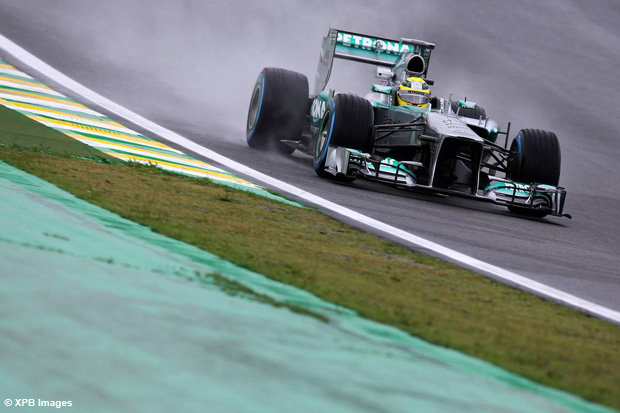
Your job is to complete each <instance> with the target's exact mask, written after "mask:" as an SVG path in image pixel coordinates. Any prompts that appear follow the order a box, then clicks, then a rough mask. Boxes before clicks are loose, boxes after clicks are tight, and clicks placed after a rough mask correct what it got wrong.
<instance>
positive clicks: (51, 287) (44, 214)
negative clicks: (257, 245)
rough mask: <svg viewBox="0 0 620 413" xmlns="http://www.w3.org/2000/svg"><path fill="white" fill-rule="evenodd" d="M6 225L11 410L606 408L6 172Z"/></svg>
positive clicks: (1, 210)
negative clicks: (27, 402) (26, 403)
mask: <svg viewBox="0 0 620 413" xmlns="http://www.w3.org/2000/svg"><path fill="white" fill-rule="evenodd" d="M0 228H2V231H1V232H0V241H1V244H0V245H1V246H2V248H1V249H0V274H1V275H2V289H1V290H0V314H2V317H0V335H1V337H2V340H0V355H1V356H0V391H1V393H2V394H0V396H2V398H3V399H6V398H13V399H14V398H34V399H41V400H71V401H72V407H71V409H72V410H77V411H112V410H124V411H134V410H140V411H143V410H145V411H146V410H148V411H190V410H191V411H230V412H243V411H265V412H274V411H321V412H329V411H355V412H362V411H368V412H378V411H394V412H402V411H430V412H433V411H437V412H445V411H476V412H481V411H491V412H496V411H515V412H517V411H520V412H548V411H554V412H561V411H580V412H585V411H590V412H603V411H610V410H608V409H606V408H605V407H601V406H599V405H596V404H592V403H588V402H585V401H584V400H582V399H580V398H578V397H575V396H573V395H570V394H567V393H564V392H561V391H557V390H554V389H550V388H547V387H544V386H541V385H538V384H536V383H534V382H531V381H529V380H526V379H524V378H521V377H519V376H516V375H514V374H512V373H509V372H507V371H505V370H503V369H500V368H498V367H495V366H493V365H491V364H488V363H485V362H482V361H480V360H477V359H474V358H472V357H469V356H465V355H463V354H461V353H458V352H456V351H452V350H448V349H445V348H442V347H438V346H434V345H431V344H428V343H426V342H424V341H422V340H419V339H416V338H414V337H412V336H410V335H409V334H407V333H405V332H403V331H400V330H398V329H395V328H392V327H387V326H384V325H381V324H378V323H375V322H372V321H368V320H365V319H363V318H361V317H358V316H357V315H356V314H354V313H353V312H351V311H349V310H347V309H344V308H341V307H337V306H335V305H332V304H330V303H327V302H325V301H322V300H320V299H318V298H317V297H315V296H313V295H311V294H309V293H307V292H304V291H302V290H299V289H296V288H294V287H291V286H287V285H284V284H281V283H278V282H276V281H273V280H270V279H268V278H266V277H264V276H262V275H260V274H257V273H253V272H251V271H248V270H245V269H243V268H239V267H236V266H234V265H233V264H231V263H229V262H226V261H223V260H221V259H219V258H218V257H216V256H214V255H212V254H209V253H207V252H205V251H202V250H200V249H198V248H196V247H193V246H190V245H188V244H185V243H182V242H179V241H176V240H173V239H170V238H167V237H165V236H163V235H160V234H157V233H154V232H153V231H151V230H150V229H149V228H147V227H144V226H141V225H138V224H136V223H133V222H131V221H127V220H125V219H123V218H121V217H119V216H118V215H115V214H113V213H111V212H109V211H107V210H104V209H101V208H99V207H96V206H94V205H92V204H89V203H87V202H85V201H83V200H80V199H78V198H76V197H74V196H73V195H71V194H69V193H67V192H65V191H62V190H60V189H59V188H57V187H56V186H54V185H51V184H49V183H47V182H45V181H43V180H41V179H39V178H36V177H34V176H32V175H29V174H27V173H25V172H23V171H21V170H18V169H16V168H13V167H12V166H9V165H7V164H6V163H3V162H0ZM214 274H216V275H217V276H216V277H214V276H213V275H214ZM217 277H225V278H226V279H229V280H232V281H235V282H236V283H239V284H240V285H243V286H244V288H239V290H238V291H235V290H234V288H233V289H231V287H230V285H229V286H228V287H226V288H224V287H222V285H221V283H218V282H215V280H217ZM232 285H234V284H232ZM250 289H251V290H252V291H254V292H255V294H254V293H249V292H248V291H250ZM258 294H261V295H264V296H268V297H270V298H271V299H272V300H273V302H275V303H283V304H289V305H293V306H296V307H302V308H304V309H306V310H308V312H309V313H315V314H320V315H321V316H322V317H312V316H308V315H303V314H299V313H296V312H293V311H290V310H289V309H288V308H286V307H282V306H275V305H270V304H267V303H265V302H264V300H258V299H256V296H257V295H258ZM321 318H323V319H325V318H327V319H328V320H329V321H328V322H325V321H321Z"/></svg>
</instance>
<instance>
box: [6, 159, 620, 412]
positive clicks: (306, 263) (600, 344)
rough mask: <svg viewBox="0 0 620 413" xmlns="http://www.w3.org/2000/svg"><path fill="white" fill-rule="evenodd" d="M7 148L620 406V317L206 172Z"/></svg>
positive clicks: (121, 206) (371, 311)
mask: <svg viewBox="0 0 620 413" xmlns="http://www.w3.org/2000/svg"><path fill="white" fill-rule="evenodd" d="M0 159H2V160H4V161H5V162H8V163H10V164H12V165H14V166H16V167H18V168H20V169H23V170H25V171H27V172H29V173H31V174H34V175H37V176H39V177H41V178H43V179H45V180H47V181H49V182H51V183H53V184H55V185H57V186H59V187H61V188H63V189H65V190H67V191H68V192H71V193H73V194H75V195H76V196H78V197H80V198H82V199H84V200H86V201H88V202H91V203H93V204H96V205H99V206H101V207H103V208H106V209H108V210H110V211H113V212H116V213H118V214H119V215H121V216H123V217H124V218H127V219H130V220H132V221H135V222H138V223H141V224H143V225H146V226H149V227H150V228H152V229H153V230H154V231H157V232H160V233H162V234H165V235H167V236H170V237H172V238H176V239H178V240H181V241H184V242H187V243H190V244H193V245H195V246H198V247H200V248H203V249H205V250H207V251H209V252H212V253H214V254H217V255H219V256H221V257H222V258H224V259H227V260H229V261H231V262H233V263H235V264H237V265H240V266H243V267H246V268H248V269H251V270H253V271H256V272H259V273H262V274H264V275H266V276H269V277H271V278H273V279H275V280H278V281H282V282H285V283H288V284H292V285H294V286H296V287H299V288H303V289H305V290H307V291H310V292H312V293H314V294H316V295H317V296H319V297H321V298H323V299H325V300H327V301H331V302H333V303H336V304H340V305H343V306H346V307H348V308H351V309H353V310H355V311H357V312H358V313H359V314H360V315H362V316H364V317H367V318H370V319H372V320H375V321H379V322H382V323H385V324H390V325H392V326H395V327H397V328H400V329H402V330H405V331H407V332H410V333H411V334H413V335H415V336H417V337H420V338H422V339H424V340H427V341H429V342H431V343H435V344H438V345H442V346H446V347H450V348H453V349H456V350H459V351H462V352H464V353H466V354H469V355H472V356H475V357H478V358H480V359H483V360H487V361H489V362H492V363H494V364H496V365H498V366H501V367H504V368H506V369H508V370H510V371H512V372H514V373H517V374H520V375H522V376H525V377H527V378H530V379H532V380H535V381H537V382H539V383H543V384H546V385H549V386H553V387H556V388H559V389H563V390H566V391H569V392H571V393H574V394H577V395H580V396H582V397H584V398H586V399H588V400H592V401H595V402H599V403H602V404H606V405H608V406H612V407H615V408H620V392H618V383H620V357H618V354H620V328H618V327H617V326H615V325H612V324H610V323H607V322H604V321H601V320H598V319H596V318H592V317H589V316H587V315H584V314H581V313H579V312H577V311H574V310H571V309H569V308H566V307H564V306H561V305H557V304H555V303H552V302H549V301H546V300H543V299H541V298H538V297H536V296H533V295H531V294H528V293H524V292H521V291H519V290H517V289H514V288H510V287H507V286H504V285H502V284H499V283H496V282H494V281H491V280H489V279H488V278H485V277H483V276H480V275H477V274H474V273H472V272H470V271H467V270H464V269H461V268H459V267H457V266H456V265H452V264H448V263H444V262H441V261H439V260H436V259H434V258H431V257H429V256H426V255H423V254H419V253H415V252H412V251H410V250H408V249H406V248H403V247H401V246H399V245H396V244H393V243H390V242H387V241H385V240H383V239H381V238H379V237H377V236H374V235H371V234H368V233H365V232H362V231H359V230H357V229H354V228H352V227H351V226H348V225H346V224H343V223H341V222H339V221H336V220H334V219H332V218H330V217H327V216H325V215H323V214H320V213H318V212H316V211H314V210H311V209H307V208H298V207H294V206H289V205H286V204H283V203H281V202H276V201H272V200H269V199H265V198H264V197H260V196H256V195H254V194H251V193H247V192H243V191H236V190H234V189H231V188H228V187H225V186H222V185H217V184H214V183H212V182H210V181H208V180H205V179H195V178H190V177H185V176H180V175H176V174H171V173H167V172H165V171H162V170H160V169H158V168H155V167H150V166H146V165H139V164H131V163H130V164H126V165H118V164H107V163H97V162H92V161H88V160H84V159H78V158H74V157H69V156H58V155H52V154H47V153H42V152H40V151H32V150H24V149H19V148H16V147H0ZM217 281H218V282H222V280H220V279H218V280H217Z"/></svg>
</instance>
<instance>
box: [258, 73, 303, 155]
mask: <svg viewBox="0 0 620 413" xmlns="http://www.w3.org/2000/svg"><path fill="white" fill-rule="evenodd" d="M307 106H308V78H307V77H306V76H304V75H302V74H301V73H297V72H293V71H290V70H286V69H279V68H274V67H266V68H265V69H263V71H262V72H261V73H260V75H259V76H258V79H257V80H256V83H255V85H254V91H253V92H252V98H251V100H250V107H249V109H248V119H247V123H246V141H247V143H248V145H249V146H250V147H251V148H256V149H263V150H275V151H277V152H280V153H283V154H291V153H293V151H295V149H294V148H292V147H290V146H288V145H286V144H284V143H282V142H281V141H282V140H288V139H290V140H296V139H299V137H300V136H301V133H302V129H303V126H304V120H305V116H306V112H307Z"/></svg>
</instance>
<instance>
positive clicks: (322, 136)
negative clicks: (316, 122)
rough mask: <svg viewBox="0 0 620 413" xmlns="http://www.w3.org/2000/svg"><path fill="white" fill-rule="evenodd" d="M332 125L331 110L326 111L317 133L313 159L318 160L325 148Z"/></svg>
mask: <svg viewBox="0 0 620 413" xmlns="http://www.w3.org/2000/svg"><path fill="white" fill-rule="evenodd" d="M331 125H332V114H331V110H327V111H326V112H325V117H324V118H323V124H322V125H321V131H320V132H319V141H318V142H317V145H316V151H315V157H316V158H317V159H318V158H320V157H321V154H322V153H323V150H324V149H325V146H326V145H327V138H328V137H329V129H330V128H331Z"/></svg>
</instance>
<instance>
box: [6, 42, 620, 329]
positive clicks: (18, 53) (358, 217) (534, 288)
mask: <svg viewBox="0 0 620 413" xmlns="http://www.w3.org/2000/svg"><path fill="white" fill-rule="evenodd" d="M0 48H2V49H3V50H5V51H7V52H8V53H10V54H11V55H13V56H14V57H15V58H17V59H18V60H19V61H21V62H22V63H24V64H26V65H28V66H30V67H32V68H33V69H35V70H36V71H38V72H40V73H41V74H43V75H44V76H46V77H48V78H50V79H52V80H54V81H55V82H57V83H58V84H60V85H62V86H64V87H66V88H67V89H69V90H71V91H73V92H74V93H76V94H78V95H80V96H82V97H84V98H86V99H88V100H90V101H91V102H93V103H95V104H96V105H99V106H101V107H103V108H105V109H107V110H109V111H110V112H113V113H115V114H116V115H118V116H121V117H123V118H125V119H127V120H129V121H130V122H132V123H134V124H136V125H139V126H141V127H143V128H144V129H147V130H149V131H151V132H152V133H154V134H156V135H159V136H161V137H163V138H164V139H166V140H168V141H171V142H174V143H176V144H177V145H180V146H182V147H184V148H186V149H188V150H190V151H193V152H196V153H198V154H200V155H202V156H204V157H207V158H209V159H211V160H213V161H215V162H218V163H220V164H222V165H224V166H226V167H228V168H230V169H232V170H234V171H236V172H239V173H242V174H246V175H248V176H251V177H252V178H254V179H256V180H259V181H261V182H264V183H266V184H267V185H270V186H272V187H275V188H278V189H279V190H281V191H284V192H287V193H289V194H292V195H294V196H297V197H299V198H301V199H304V200H306V201H308V202H310V203H313V204H315V205H318V206H320V207H322V208H324V209H326V210H329V211H332V212H335V213H337V214H339V215H342V216H345V217H347V218H349V219H352V220H354V221H357V222H359V223H362V224H364V225H367V226H369V227H371V228H373V229H375V230H377V231H381V232H384V233H386V234H388V235H391V236H393V237H397V238H399V239H401V240H403V241H406V242H408V243H411V244H413V245H415V246H417V247H420V248H425V249H427V250H430V251H433V252H435V253H436V254H439V255H442V256H444V257H446V258H448V259H450V260H451V261H454V262H457V263H460V264H463V265H465V266H467V267H469V268H471V269H474V270H477V271H480V272H482V273H485V274H488V275H490V276H491V277H492V278H495V279H501V280H504V281H505V282H507V283H508V284H510V285H513V286H517V287H520V288H522V289H525V290H527V291H530V292H533V293H535V294H537V295H540V296H543V297H546V298H549V299H552V300H554V301H557V302H561V303H564V304H566V305H568V306H570V307H573V308H576V309H579V310H581V311H584V312H586V313H588V314H591V315H595V316H597V317H601V318H604V319H606V320H609V321H612V322H614V323H616V324H620V312H618V311H615V310H612V309H610V308H606V307H603V306H601V305H598V304H595V303H592V302H590V301H587V300H584V299H582V298H579V297H576V296H574V295H571V294H568V293H565V292H563V291H560V290H558V289H555V288H553V287H549V286H548V285H545V284H541V283H539V282H537V281H534V280H530V279H529V278H526V277H523V276H521V275H518V274H515V273H513V272H510V271H508V270H505V269H503V268H500V267H497V266H495V265H491V264H489V263H487V262H484V261H480V260H478V259H476V258H473V257H470V256H468V255H465V254H462V253H460V252H458V251H455V250H452V249H450V248H446V247H444V246H442V245H439V244H437V243H434V242H432V241H429V240H426V239H424V238H421V237H419V236H417V235H414V234H411V233H408V232H406V231H403V230H401V229H398V228H396V227H393V226H391V225H388V224H385V223H383V222H381V221H378V220H376V219H373V218H370V217H367V216H365V215H362V214H360V213H358V212H355V211H353V210H351V209H348V208H345V207H343V206H340V205H338V204H335V203H333V202H331V201H328V200H326V199H323V198H321V197H318V196H316V195H314V194H312V193H310V192H306V191H304V190H303V189H300V188H297V187H295V186H293V185H290V184H287V183H286V182H283V181H280V180H278V179H275V178H272V177H271V176H268V175H265V174H263V173H261V172H258V171H256V170H254V169H252V168H249V167H247V166H245V165H243V164H241V163H239V162H236V161H233V160H232V159H229V158H227V157H225V156H222V155H220V154H218V153H216V152H213V151H212V150H210V149H207V148H205V147H203V146H200V145H198V144H197V143H194V142H192V141H190V140H189V139H187V138H184V137H183V136H181V135H179V134H177V133H175V132H172V131H171V130H168V129H166V128H164V127H162V126H159V125H158V124H156V123H154V122H152V121H150V120H148V119H146V118H144V117H142V116H140V115H138V114H136V113H134V112H132V111H130V110H129V109H126V108H124V107H123V106H121V105H119V104H117V103H114V102H113V101H111V100H109V99H107V98H104V97H103V96H101V95H99V94H98V93H96V92H93V91H92V90H90V89H88V88H87V87H85V86H83V85H81V84H80V83H78V82H76V81H75V80H73V79H71V78H70V77H68V76H66V75H64V74H63V73H61V72H59V71H58V70H56V69H54V68H53V67H51V66H49V65H48V64H47V63H45V62H43V61H42V60H40V59H39V58H37V57H36V56H34V55H32V54H31V53H29V52H28V51H26V50H24V49H22V48H21V47H20V46H18V45H16V44H15V43H13V42H12V41H10V40H9V39H7V38H6V37H4V36H2V35H0Z"/></svg>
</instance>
